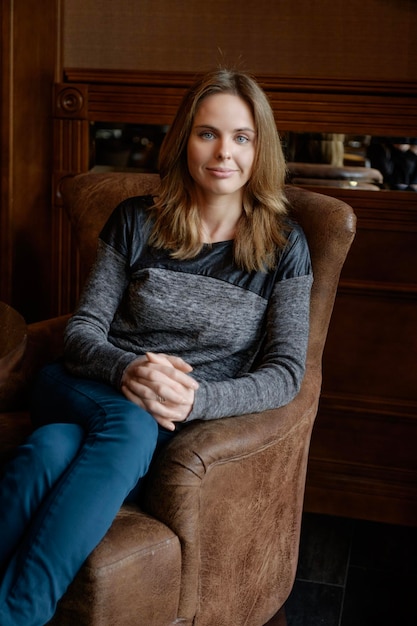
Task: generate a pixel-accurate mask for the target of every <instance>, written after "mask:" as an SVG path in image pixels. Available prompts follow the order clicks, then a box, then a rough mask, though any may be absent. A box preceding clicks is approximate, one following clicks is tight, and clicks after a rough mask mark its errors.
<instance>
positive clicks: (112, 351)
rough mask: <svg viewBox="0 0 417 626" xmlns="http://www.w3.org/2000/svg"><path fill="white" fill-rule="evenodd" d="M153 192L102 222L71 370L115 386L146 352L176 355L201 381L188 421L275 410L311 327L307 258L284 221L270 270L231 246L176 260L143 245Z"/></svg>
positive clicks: (296, 230)
mask: <svg viewBox="0 0 417 626" xmlns="http://www.w3.org/2000/svg"><path fill="white" fill-rule="evenodd" d="M151 203H152V199H151V198H150V197H145V196H144V197H138V198H130V199H129V200H126V201H124V202H122V203H121V204H120V205H119V206H118V207H117V208H116V209H115V211H114V212H113V214H112V215H111V217H110V219H109V221H108V222H107V224H106V226H105V227H104V229H103V231H102V233H101V235H100V239H99V245H98V253H97V258H96V262H95V264H94V266H93V268H92V271H91V273H90V276H89V279H88V281H87V284H86V286H85V289H84V292H83V295H82V297H81V299H80V303H79V305H78V308H77V310H76V311H75V314H74V316H73V317H72V318H71V320H70V321H69V323H68V326H67V329H66V334H65V362H66V365H67V368H68V369H69V371H70V372H71V373H73V374H75V375H78V376H82V377H86V378H93V379H96V380H101V381H104V382H106V383H108V384H110V385H113V386H115V387H116V388H119V387H120V383H121V378H122V374H123V371H124V369H125V368H126V366H127V365H128V364H129V363H130V362H131V361H132V360H134V359H136V358H137V357H138V356H139V355H143V354H145V353H146V352H164V353H167V354H172V355H176V356H180V357H182V358H183V359H184V360H185V361H187V362H188V363H189V364H190V365H191V366H192V367H193V372H192V375H193V376H194V377H195V379H196V380H198V382H199V385H200V386H199V389H198V390H197V391H196V393H195V401H194V406H193V409H192V412H191V414H190V416H189V417H188V419H187V421H191V420H194V419H215V418H219V417H226V416H232V415H241V414H245V413H253V412H258V411H263V410H266V409H270V408H275V407H278V406H282V405H284V404H287V403H288V402H289V401H290V400H292V398H294V396H295V395H296V394H297V392H298V390H299V388H300V385H301V381H302V378H303V375H304V368H305V357H306V349H307V341H308V330H309V302H310V289H311V283H312V274H311V264H310V257H309V252H308V246H307V242H306V239H305V236H304V234H303V232H302V230H301V228H300V227H299V226H297V225H296V224H291V232H290V234H289V237H288V242H287V245H286V247H285V249H284V250H282V251H279V252H278V253H277V263H276V267H275V268H274V269H273V270H271V271H267V272H247V271H245V270H241V269H239V268H238V267H236V265H235V264H234V261H233V242H232V241H225V242H220V243H215V244H212V245H205V246H204V247H203V250H202V251H201V253H200V254H199V255H198V256H197V257H196V258H194V259H191V260H186V261H178V260H174V259H172V258H171V257H170V254H169V252H168V251H166V250H158V249H155V248H152V247H150V246H148V245H147V240H148V236H149V229H150V225H149V223H148V217H149V212H148V211H147V207H148V206H149V205H150V204H151Z"/></svg>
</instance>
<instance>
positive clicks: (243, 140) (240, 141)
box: [236, 135, 249, 143]
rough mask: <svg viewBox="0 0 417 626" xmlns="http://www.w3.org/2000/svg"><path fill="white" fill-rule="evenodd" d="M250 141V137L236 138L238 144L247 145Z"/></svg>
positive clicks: (239, 136)
mask: <svg viewBox="0 0 417 626" xmlns="http://www.w3.org/2000/svg"><path fill="white" fill-rule="evenodd" d="M248 141H249V137H246V136H245V135H238V136H237V137H236V142H237V143H246V142H248Z"/></svg>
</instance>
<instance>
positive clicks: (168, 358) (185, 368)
mask: <svg viewBox="0 0 417 626" xmlns="http://www.w3.org/2000/svg"><path fill="white" fill-rule="evenodd" d="M146 356H147V358H148V360H149V361H150V362H151V363H161V364H165V365H173V366H174V367H175V368H176V369H179V370H180V371H182V372H186V373H189V372H192V371H193V368H192V367H191V365H190V364H189V363H187V362H186V361H184V359H182V358H181V357H179V356H173V355H170V354H164V353H161V352H147V353H146Z"/></svg>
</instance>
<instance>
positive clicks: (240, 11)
mask: <svg viewBox="0 0 417 626" xmlns="http://www.w3.org/2000/svg"><path fill="white" fill-rule="evenodd" d="M64 19H65V33H64V67H82V68H95V69H100V68H106V69H109V68H111V69H116V70H126V69H129V70H136V71H141V70H152V71H155V72H158V71H171V72H178V71H191V72H199V71H204V70H206V69H209V68H212V67H214V66H215V65H217V64H218V63H221V62H222V61H223V62H225V63H230V64H237V65H238V66H240V67H242V68H243V69H248V70H249V71H252V72H254V73H256V74H271V75H275V76H291V77H296V78H300V77H303V76H317V77H319V78H325V79H327V78H329V77H330V78H336V79H339V78H352V77H354V78H362V79H364V80H368V79H385V78H396V79H398V80H402V79H405V80H410V81H413V80H414V81H416V80H417V49H416V46H415V32H414V30H415V24H416V23H417V3H416V2H415V0H395V1H394V0H366V2H363V1H361V0H349V2H346V1H345V0H320V2H311V0H297V2H294V1H293V0H279V2H278V1H277V0H258V1H257V2H253V0H240V2H239V5H237V4H236V1H235V0H212V1H211V2H210V3H202V2H200V1H199V0H176V1H175V2H172V0H153V1H152V2H150V1H149V0H118V2H117V3H116V2H114V0H100V2H98V0H65V1H64Z"/></svg>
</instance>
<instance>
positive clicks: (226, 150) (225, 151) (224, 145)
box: [217, 141, 231, 161]
mask: <svg viewBox="0 0 417 626" xmlns="http://www.w3.org/2000/svg"><path fill="white" fill-rule="evenodd" d="M230 157H231V154H230V146H229V144H228V142H227V141H221V142H220V145H219V147H218V152H217V158H218V159H219V161H223V159H230Z"/></svg>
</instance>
